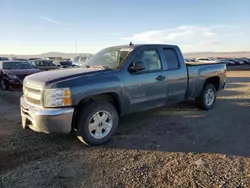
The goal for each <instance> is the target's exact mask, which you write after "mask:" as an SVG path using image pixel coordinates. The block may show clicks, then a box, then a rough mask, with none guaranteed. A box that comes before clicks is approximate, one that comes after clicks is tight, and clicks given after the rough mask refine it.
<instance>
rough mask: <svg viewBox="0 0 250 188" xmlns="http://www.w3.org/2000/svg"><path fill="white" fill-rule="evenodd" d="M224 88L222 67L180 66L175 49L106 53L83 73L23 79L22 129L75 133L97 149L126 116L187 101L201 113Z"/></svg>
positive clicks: (51, 73)
mask: <svg viewBox="0 0 250 188" xmlns="http://www.w3.org/2000/svg"><path fill="white" fill-rule="evenodd" d="M225 82H226V65H225V64H219V63H218V64H204V63H202V64H201V65H200V64H186V63H185V62H184V58H183V56H182V53H181V51H180V49H179V48H178V47H177V46H175V45H164V44H158V45H157V44H142V45H133V44H130V45H123V46H114V47H109V48H105V49H103V50H101V51H100V52H98V53H97V54H96V55H94V56H93V57H92V58H91V59H89V60H88V61H87V62H86V63H85V66H84V67H83V68H73V69H61V70H57V71H48V72H42V73H38V74H35V75H31V76H28V77H26V78H25V80H24V89H23V93H24V94H23V96H22V97H21V99H20V100H21V101H20V104H21V116H22V126H23V128H30V129H32V130H34V131H38V132H44V133H70V132H75V131H76V134H77V136H78V138H79V140H81V141H82V142H83V143H85V144H88V145H101V144H104V143H105V142H106V141H108V140H109V139H110V138H111V136H112V135H113V134H114V133H115V132H116V129H117V127H118V124H119V118H120V117H121V116H123V115H126V114H130V113H134V112H139V111H144V110H148V109H152V108H156V107H161V106H165V105H172V104H175V103H179V102H182V101H184V100H187V99H196V101H197V103H198V105H199V106H200V107H202V108H203V109H205V110H209V109H211V108H213V107H214V105H215V101H216V93H217V92H218V91H219V90H221V89H223V88H224V86H225Z"/></svg>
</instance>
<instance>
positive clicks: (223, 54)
mask: <svg viewBox="0 0 250 188" xmlns="http://www.w3.org/2000/svg"><path fill="white" fill-rule="evenodd" d="M76 55H83V56H87V55H93V54H91V53H77V54H75V53H62V52H47V53H42V54H37V55H18V54H1V55H0V56H4V57H9V58H10V57H19V58H34V57H38V58H46V57H62V58H73V57H75V56H76ZM184 56H185V57H189V58H190V57H250V51H238V52H212V51H207V52H187V53H184Z"/></svg>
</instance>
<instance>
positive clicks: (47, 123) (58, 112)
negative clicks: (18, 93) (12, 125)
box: [20, 96, 74, 134]
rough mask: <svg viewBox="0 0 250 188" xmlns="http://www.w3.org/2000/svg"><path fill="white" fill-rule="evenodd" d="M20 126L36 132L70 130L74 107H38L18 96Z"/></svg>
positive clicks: (65, 131) (68, 131)
mask: <svg viewBox="0 0 250 188" xmlns="http://www.w3.org/2000/svg"><path fill="white" fill-rule="evenodd" d="M20 108H21V117H22V127H23V128H30V129H32V130H33V131H36V132H43V133H64V134H68V133H70V132H71V124H72V119H73V114H74V108H56V109H40V108H36V107H34V106H31V105H29V104H28V103H27V102H26V101H25V99H24V97H23V96H22V97H21V98H20Z"/></svg>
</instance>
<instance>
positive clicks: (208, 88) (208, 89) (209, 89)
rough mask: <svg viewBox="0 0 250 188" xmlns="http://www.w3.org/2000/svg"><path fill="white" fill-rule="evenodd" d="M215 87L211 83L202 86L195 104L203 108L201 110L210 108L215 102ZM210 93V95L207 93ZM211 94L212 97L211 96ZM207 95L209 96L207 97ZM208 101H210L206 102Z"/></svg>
mask: <svg viewBox="0 0 250 188" xmlns="http://www.w3.org/2000/svg"><path fill="white" fill-rule="evenodd" d="M216 92H217V91H216V89H215V87H214V85H213V84H206V85H205V86H204V88H203V91H202V94H201V96H200V97H198V98H196V102H197V104H198V105H199V106H200V107H201V108H202V109H203V110H210V109H212V108H213V107H214V105H215V103H216ZM208 93H210V95H209V94H208ZM212 95H213V97H212ZM207 97H209V98H210V100H209V99H207ZM208 101H210V102H208Z"/></svg>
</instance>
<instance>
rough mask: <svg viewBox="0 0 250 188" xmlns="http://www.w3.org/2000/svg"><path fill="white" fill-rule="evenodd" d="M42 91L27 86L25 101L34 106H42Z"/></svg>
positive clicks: (24, 89)
mask: <svg viewBox="0 0 250 188" xmlns="http://www.w3.org/2000/svg"><path fill="white" fill-rule="evenodd" d="M41 95H42V91H41V90H40V89H37V88H33V87H30V86H27V85H24V87H23V96H24V98H25V100H26V101H27V102H28V103H30V104H31V105H34V106H41Z"/></svg>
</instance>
